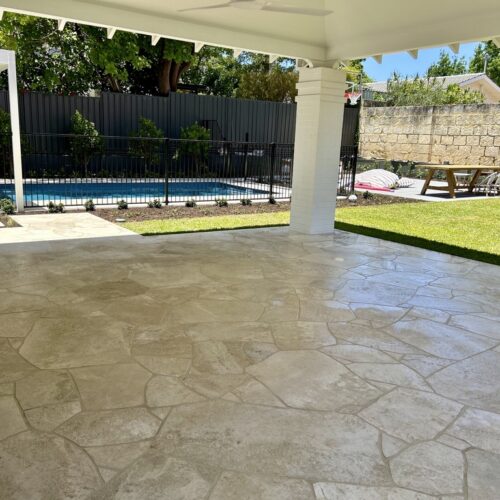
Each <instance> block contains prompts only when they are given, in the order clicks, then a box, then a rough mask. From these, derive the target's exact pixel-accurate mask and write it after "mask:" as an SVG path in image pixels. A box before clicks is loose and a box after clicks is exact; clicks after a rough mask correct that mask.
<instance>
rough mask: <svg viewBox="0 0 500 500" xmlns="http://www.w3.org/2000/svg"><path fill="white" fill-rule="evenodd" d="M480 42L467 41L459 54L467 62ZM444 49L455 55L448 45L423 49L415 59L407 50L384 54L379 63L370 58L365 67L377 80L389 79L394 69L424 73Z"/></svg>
mask: <svg viewBox="0 0 500 500" xmlns="http://www.w3.org/2000/svg"><path fill="white" fill-rule="evenodd" d="M477 45H478V43H466V44H463V45H461V46H460V52H459V54H458V55H459V56H460V57H461V56H465V59H466V60H467V62H468V61H469V59H470V58H471V57H472V55H473V54H474V49H475V48H476V46H477ZM442 50H444V51H446V52H448V54H449V55H450V56H451V57H453V56H454V54H453V52H452V51H451V50H450V49H449V48H448V47H441V48H439V47H438V48H434V49H422V50H420V51H419V53H418V59H417V60H415V59H413V58H412V57H411V56H410V55H409V54H407V53H406V52H402V53H399V54H389V55H384V58H383V60H382V64H378V63H377V62H376V61H375V60H374V59H372V58H369V59H367V60H366V61H365V62H364V68H365V71H366V73H367V74H368V76H370V77H371V78H373V80H375V81H379V80H387V79H388V78H390V77H391V75H392V74H393V73H394V71H397V72H398V73H399V74H400V75H402V76H415V74H417V73H418V74H419V75H423V74H425V72H426V71H427V68H428V67H429V66H430V65H431V64H432V63H433V62H435V61H437V60H438V59H439V53H440V52H441V51H442Z"/></svg>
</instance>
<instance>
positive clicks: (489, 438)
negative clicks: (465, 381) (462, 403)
mask: <svg viewBox="0 0 500 500" xmlns="http://www.w3.org/2000/svg"><path fill="white" fill-rule="evenodd" d="M448 434H451V435H452V436H455V437H456V438H459V439H462V440H464V441H467V442H468V443H469V444H471V445H472V446H474V447H476V448H482V449H483V450H486V451H492V452H493V453H500V415H499V414H498V413H491V412H489V411H483V410H477V409H474V408H467V409H466V410H465V412H464V413H463V415H460V417H459V418H458V419H457V420H456V421H455V422H454V423H453V425H452V426H451V427H450V428H449V429H448Z"/></svg>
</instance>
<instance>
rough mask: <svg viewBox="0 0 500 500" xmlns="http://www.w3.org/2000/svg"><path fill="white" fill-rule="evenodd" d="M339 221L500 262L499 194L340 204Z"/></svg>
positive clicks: (357, 228) (402, 240) (343, 226)
mask: <svg viewBox="0 0 500 500" xmlns="http://www.w3.org/2000/svg"><path fill="white" fill-rule="evenodd" d="M335 226H336V227H337V228H338V229H343V230H346V231H351V232H355V233H360V234H365V235H368V236H375V237H377V238H382V239H386V240H390V241H397V242H400V243H404V244H407V245H414V246H418V247H422V248H428V249H430V250H435V251H438V252H445V253H450V254H453V255H460V256H463V257H467V258H470V259H477V260H483V261H485V262H491V263H494V264H500V199H488V200H472V201H457V202H446V203H442V202H434V203H407V204H396V205H380V206H370V207H363V208H355V207H352V208H342V209H339V210H338V211H337V217H336V222H335Z"/></svg>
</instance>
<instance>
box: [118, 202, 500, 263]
mask: <svg viewBox="0 0 500 500" xmlns="http://www.w3.org/2000/svg"><path fill="white" fill-rule="evenodd" d="M289 220H290V213H289V212H274V213H259V214H247V215H223V216H217V217H198V218H189V219H168V220H152V221H144V222H128V223H126V224H124V226H125V227H127V228H128V229H131V230H132V231H135V232H136V233H139V234H143V235H155V234H169V233H187V232H196V231H216V230H220V229H243V228H252V227H269V226H284V225H287V224H288V223H289ZM335 227H337V228H338V229H343V230H345V231H350V232H355V233H359V234H365V235H367V236H374V237H376V238H382V239H386V240H390V241H396V242H399V243H404V244H407V245H413V246H418V247H422V248H428V249H430V250H435V251H438V252H445V253H450V254H453V255H460V256H463V257H468V258H471V259H476V260H482V261H485V262H491V263H494V264H497V265H500V199H488V200H473V201H459V202H448V203H441V202H434V203H401V204H392V205H376V206H369V207H347V208H339V209H338V210H337V217H336V222H335Z"/></svg>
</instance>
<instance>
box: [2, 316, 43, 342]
mask: <svg viewBox="0 0 500 500" xmlns="http://www.w3.org/2000/svg"><path fill="white" fill-rule="evenodd" d="M39 314H40V313H39V312H38V311H35V312H33V311H28V312H17V313H10V314H2V317H1V324H0V337H10V338H13V337H20V338H23V337H26V335H28V333H29V332H30V330H31V328H32V327H33V325H34V323H35V321H36V319H37V318H38V316H39Z"/></svg>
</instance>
